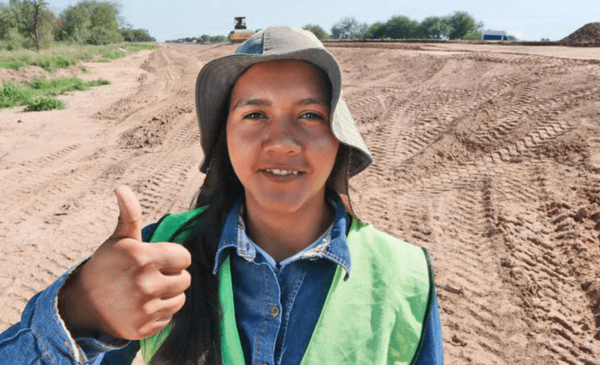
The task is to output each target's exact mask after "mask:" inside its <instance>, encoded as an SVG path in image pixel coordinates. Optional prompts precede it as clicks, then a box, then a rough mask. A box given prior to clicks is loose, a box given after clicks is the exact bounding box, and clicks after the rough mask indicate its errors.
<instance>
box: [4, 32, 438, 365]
mask: <svg viewBox="0 0 600 365" xmlns="http://www.w3.org/2000/svg"><path fill="white" fill-rule="evenodd" d="M196 106H197V112H198V117H199V120H200V129H201V131H202V140H201V144H202V148H203V150H204V153H205V156H206V158H205V161H204V163H203V165H202V171H203V172H205V173H206V178H205V182H204V184H203V186H202V188H201V191H200V194H199V196H198V199H197V203H196V206H197V208H196V209H194V210H191V211H189V212H185V213H181V214H175V215H168V216H166V217H164V218H163V219H161V221H159V222H158V223H156V224H152V225H150V226H148V227H146V228H144V229H143V230H142V227H141V220H140V218H141V208H140V206H139V203H138V202H137V199H136V198H135V196H134V195H133V193H132V192H131V190H129V189H128V188H126V187H121V188H118V189H117V190H116V194H117V200H118V203H119V208H120V212H121V214H120V217H119V223H118V225H117V229H116V230H115V233H114V234H113V235H112V236H111V237H110V238H109V239H108V240H107V241H105V242H104V243H103V244H102V245H101V246H100V247H99V248H98V250H97V251H96V253H95V254H94V255H93V256H92V257H91V258H90V259H89V260H86V261H84V262H82V263H80V264H78V265H76V266H75V267H74V268H73V269H71V270H69V272H67V273H66V274H65V275H63V277H61V278H60V279H59V280H58V281H57V282H56V283H54V284H52V285H51V286H50V287H49V288H47V289H46V290H44V291H43V292H41V293H38V294H37V295H36V296H34V297H33V298H32V299H31V301H30V302H29V303H28V305H27V308H26V309H25V311H24V313H23V316H22V321H21V322H20V323H18V324H16V325H14V326H13V327H11V328H10V329H8V330H7V331H6V332H4V333H3V334H2V335H0V359H11V360H10V361H9V362H10V363H19V364H37V363H46V362H47V363H56V364H71V363H94V364H130V363H131V361H132V359H133V358H134V357H135V354H136V353H137V352H138V351H139V350H141V351H142V355H143V357H144V360H145V361H146V362H147V363H151V364H213V363H223V364H244V363H246V364H273V365H275V364H300V363H303V364H390V363H394V364H414V363H417V364H442V363H443V350H442V341H441V325H440V320H439V311H438V307H437V299H436V297H435V292H434V290H433V287H434V285H433V283H434V277H433V269H432V267H431V263H430V260H429V256H428V254H427V251H426V250H425V249H422V248H420V247H416V246H413V245H410V244H407V243H404V242H402V241H400V240H398V239H396V238H393V237H391V236H389V235H387V234H384V233H382V232H380V231H378V230H376V229H375V228H373V227H372V226H371V225H368V224H365V223H363V222H362V221H361V220H360V219H359V218H358V217H356V215H355V214H354V211H353V209H352V205H351V200H350V196H349V194H348V180H349V178H350V177H351V176H354V175H356V174H358V173H359V172H361V171H362V170H364V169H365V168H366V167H367V166H368V165H369V164H370V163H371V161H372V159H371V156H370V154H369V152H368V149H367V147H366V146H365V144H364V142H363V140H362V138H361V137H360V134H359V132H358V129H357V127H356V125H355V123H354V121H353V119H352V116H351V115H350V112H349V111H348V108H347V106H346V104H345V103H344V100H343V99H342V96H341V70H340V67H339V65H338V63H337V61H336V60H335V58H334V57H333V56H332V55H331V54H330V53H329V52H328V51H327V50H326V49H325V48H324V47H323V45H322V44H321V43H320V42H319V41H318V40H317V38H316V37H314V36H313V35H312V33H310V32H307V31H303V30H300V29H296V28H289V27H271V28H267V29H266V30H264V31H262V32H260V33H257V34H256V35H254V36H253V37H252V38H251V39H249V40H248V41H246V42H245V43H244V44H242V45H241V46H240V47H239V48H238V50H237V51H236V54H234V55H231V56H228V57H223V58H220V59H217V60H214V61H212V62H210V63H209V64H207V65H206V66H205V67H204V68H203V69H202V71H201V72H200V75H199V76H198V80H197V84H196ZM142 239H143V240H144V241H146V242H152V244H148V243H144V242H142ZM2 361H4V360H0V362H2Z"/></svg>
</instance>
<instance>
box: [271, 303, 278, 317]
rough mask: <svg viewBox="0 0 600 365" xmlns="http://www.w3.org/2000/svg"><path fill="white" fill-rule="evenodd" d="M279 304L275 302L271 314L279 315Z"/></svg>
mask: <svg viewBox="0 0 600 365" xmlns="http://www.w3.org/2000/svg"><path fill="white" fill-rule="evenodd" d="M279 312H280V310H279V306H278V305H277V304H275V305H274V306H273V308H271V315H272V316H273V318H277V316H278V315H279Z"/></svg>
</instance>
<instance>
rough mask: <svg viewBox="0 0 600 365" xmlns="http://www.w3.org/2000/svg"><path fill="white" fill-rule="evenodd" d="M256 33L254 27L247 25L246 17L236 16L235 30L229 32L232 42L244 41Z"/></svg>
mask: <svg viewBox="0 0 600 365" xmlns="http://www.w3.org/2000/svg"><path fill="white" fill-rule="evenodd" d="M252 34H254V30H253V29H248V28H247V27H246V17H245V16H236V17H235V18H234V22H233V30H232V31H231V32H230V33H229V40H230V41H231V43H242V42H243V41H245V40H246V39H248V38H250V37H251V36H252Z"/></svg>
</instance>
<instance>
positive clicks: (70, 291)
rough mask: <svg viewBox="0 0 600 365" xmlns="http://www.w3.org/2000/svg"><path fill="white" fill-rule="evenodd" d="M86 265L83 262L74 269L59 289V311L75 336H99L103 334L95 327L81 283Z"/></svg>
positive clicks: (68, 328)
mask: <svg viewBox="0 0 600 365" xmlns="http://www.w3.org/2000/svg"><path fill="white" fill-rule="evenodd" d="M84 266H85V264H82V265H81V266H79V267H78V268H77V269H76V270H75V271H73V272H72V273H71V274H70V275H69V277H68V278H67V280H66V281H65V283H64V284H63V286H62V287H61V288H60V290H59V291H58V313H59V315H60V317H61V318H62V320H63V322H64V323H65V326H66V327H67V330H68V331H69V332H70V333H71V336H72V337H73V338H79V337H99V336H100V335H101V334H102V333H101V332H100V331H99V330H97V329H95V326H94V325H93V321H92V320H91V319H92V318H91V315H90V308H89V306H88V305H86V304H85V297H86V296H85V294H84V291H83V290H82V283H81V273H82V270H83V268H84Z"/></svg>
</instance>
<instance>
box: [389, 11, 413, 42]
mask: <svg viewBox="0 0 600 365" xmlns="http://www.w3.org/2000/svg"><path fill="white" fill-rule="evenodd" d="M418 28H419V23H418V22H417V21H415V20H412V19H410V18H409V17H407V16H405V15H398V16H393V17H391V18H390V19H389V20H388V21H387V22H386V23H385V33H386V35H387V37H389V38H392V39H409V38H417V36H418V34H417V32H418Z"/></svg>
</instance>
